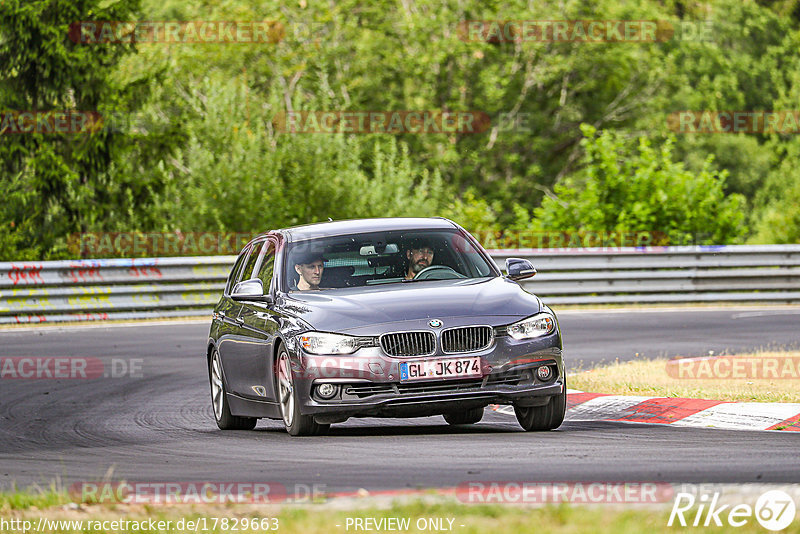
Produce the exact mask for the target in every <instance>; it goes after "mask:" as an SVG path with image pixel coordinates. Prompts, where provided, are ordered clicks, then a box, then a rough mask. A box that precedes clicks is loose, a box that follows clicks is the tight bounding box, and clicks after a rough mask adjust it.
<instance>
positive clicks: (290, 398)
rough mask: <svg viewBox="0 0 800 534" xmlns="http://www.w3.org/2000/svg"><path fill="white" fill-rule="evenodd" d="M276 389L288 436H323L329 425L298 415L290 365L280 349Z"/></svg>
mask: <svg viewBox="0 0 800 534" xmlns="http://www.w3.org/2000/svg"><path fill="white" fill-rule="evenodd" d="M277 368H278V373H277V375H278V376H277V382H278V383H277V387H276V388H275V389H276V391H277V392H278V401H279V403H280V406H281V416H282V417H283V425H284V426H285V427H286V431H287V432H288V433H289V435H290V436H315V435H317V436H318V435H322V434H325V433H326V432H327V431H328V429H329V428H330V426H331V425H321V424H319V423H317V422H316V421H314V417H313V416H311V415H303V414H301V413H300V401H299V400H298V398H297V392H296V391H295V386H294V375H293V373H292V364H291V362H290V361H289V353H287V352H286V349H284V348H281V351H280V353H279V354H278V365H277Z"/></svg>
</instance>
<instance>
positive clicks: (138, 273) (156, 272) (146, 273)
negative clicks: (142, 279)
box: [128, 266, 162, 278]
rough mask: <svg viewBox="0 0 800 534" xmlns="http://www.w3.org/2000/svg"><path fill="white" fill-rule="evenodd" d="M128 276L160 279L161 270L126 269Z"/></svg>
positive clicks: (147, 268)
mask: <svg viewBox="0 0 800 534" xmlns="http://www.w3.org/2000/svg"><path fill="white" fill-rule="evenodd" d="M128 274H129V275H131V276H137V277H138V276H154V277H156V278H161V276H162V274H161V269H159V268H158V267H136V266H134V267H131V268H130V269H128Z"/></svg>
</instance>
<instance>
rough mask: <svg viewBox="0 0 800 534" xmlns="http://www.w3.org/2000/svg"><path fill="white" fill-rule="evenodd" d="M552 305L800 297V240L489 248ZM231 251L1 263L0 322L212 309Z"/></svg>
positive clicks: (207, 312)
mask: <svg viewBox="0 0 800 534" xmlns="http://www.w3.org/2000/svg"><path fill="white" fill-rule="evenodd" d="M490 253H491V254H492V258H493V259H494V260H495V262H496V263H497V264H498V266H499V267H500V268H501V269H502V268H504V264H505V260H506V258H509V257H522V258H528V259H530V260H531V261H532V262H533V264H534V266H535V267H536V268H537V269H538V270H539V274H537V275H536V276H535V277H534V278H531V279H529V280H526V281H524V282H523V285H524V287H525V288H526V289H528V290H530V291H532V292H535V293H536V294H537V295H539V296H540V297H542V299H543V300H544V301H545V302H547V303H548V304H608V303H664V302H673V303H680V302H773V303H774V302H779V303H789V302H800V245H763V246H743V245H732V246H713V247H709V246H699V247H649V248H619V249H613V250H608V249H558V250H556V249H521V250H517V249H515V250H492V251H490ZM234 260H235V256H206V257H184V258H144V259H108V260H75V261H52V262H11V263H0V324H2V323H42V322H59V321H91V320H104V319H135V318H146V317H174V316H191V315H210V311H211V308H212V307H213V306H214V304H215V303H216V302H217V300H218V299H219V296H220V291H221V288H222V286H223V284H224V281H225V279H226V277H227V275H228V272H229V270H230V267H231V265H233V262H234Z"/></svg>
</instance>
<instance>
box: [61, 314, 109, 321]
mask: <svg viewBox="0 0 800 534" xmlns="http://www.w3.org/2000/svg"><path fill="white" fill-rule="evenodd" d="M70 317H72V318H73V319H74V320H76V321H107V320H108V314H107V313H72V314H70Z"/></svg>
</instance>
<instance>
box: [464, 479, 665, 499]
mask: <svg viewBox="0 0 800 534" xmlns="http://www.w3.org/2000/svg"><path fill="white" fill-rule="evenodd" d="M674 493H675V492H674V488H673V486H672V484H669V483H665V482H602V481H584V482H535V481H483V480H471V481H466V482H462V483H460V484H459V485H458V486H456V498H457V499H458V500H459V501H461V502H463V503H466V504H558V503H569V504H656V503H665V502H669V501H670V500H671V499H672V497H673V495H674Z"/></svg>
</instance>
